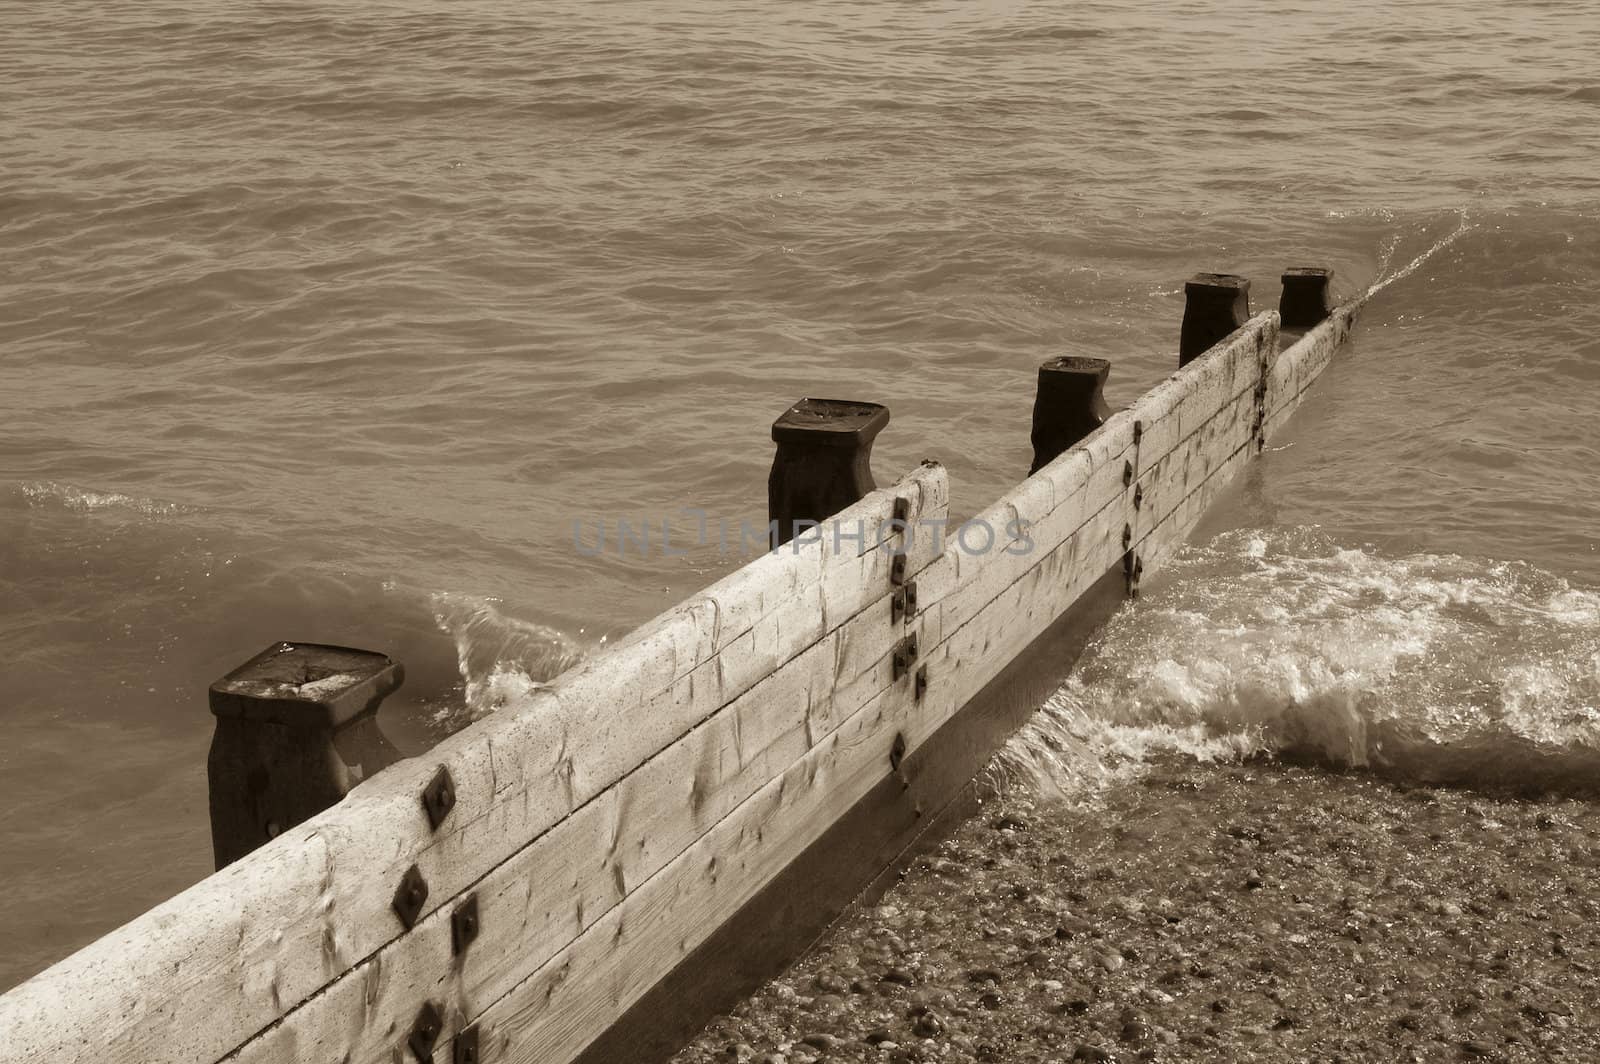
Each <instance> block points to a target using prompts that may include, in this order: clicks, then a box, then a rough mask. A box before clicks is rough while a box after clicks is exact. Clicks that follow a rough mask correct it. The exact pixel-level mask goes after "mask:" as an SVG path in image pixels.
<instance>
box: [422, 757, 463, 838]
mask: <svg viewBox="0 0 1600 1064" xmlns="http://www.w3.org/2000/svg"><path fill="white" fill-rule="evenodd" d="M455 807H456V782H455V780H453V779H451V778H450V770H449V769H448V768H446V767H445V766H443V765H440V766H439V771H438V772H435V773H434V774H433V779H432V780H430V781H428V785H427V786H426V787H424V788H423V789H422V808H423V809H424V810H426V811H427V814H428V826H429V827H431V828H432V829H433V830H434V831H438V830H439V825H440V824H443V823H444V819H445V817H447V816H449V815H450V810H452V809H454V808H455Z"/></svg>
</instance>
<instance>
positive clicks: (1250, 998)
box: [675, 759, 1600, 1064]
mask: <svg viewBox="0 0 1600 1064" xmlns="http://www.w3.org/2000/svg"><path fill="white" fill-rule="evenodd" d="M1597 965H1600V806H1597V805H1596V804H1594V803H1591V802H1588V801H1583V800H1579V799H1575V798H1565V797H1558V796H1538V795H1533V796H1530V795H1527V794H1496V793H1486V792H1483V791H1473V790H1464V789H1449V788H1433V787H1417V786H1411V785H1407V784H1401V783H1394V782H1389V781H1385V780H1382V779H1379V778H1376V777H1374V776H1371V775H1367V774H1364V773H1356V772H1333V771H1327V770H1324V769H1320V768H1307V767H1298V766H1293V765H1284V764H1280V763H1277V762H1273V761H1249V762H1244V763H1236V764H1220V765H1219V764H1201V763H1196V762H1193V761H1181V760H1178V759H1170V760H1165V761H1159V762H1156V763H1154V764H1152V765H1151V766H1149V770H1148V771H1147V772H1145V773H1143V774H1142V775H1141V776H1140V777H1139V778H1137V779H1135V780H1132V781H1127V782H1123V783H1119V784H1117V785H1116V786H1113V787H1110V788H1107V789H1106V790H1104V791H1103V792H1100V793H1097V794H1095V795H1093V796H1090V797H1087V798H1085V799H1084V800H1082V801H1081V802H1073V803H1069V802H1065V801H1060V800H1056V799H1051V800H1048V801H1046V800H1044V799H1041V798H1039V797H1037V796H1035V795H1034V794H1033V793H1031V792H1029V793H1016V792H1015V790H1013V793H1009V794H1006V795H1003V796H1002V797H999V798H997V799H994V800H992V801H990V802H988V803H986V804H985V806H984V808H983V810H982V812H981V814H980V815H978V816H976V817H974V818H973V819H971V820H969V821H968V822H966V823H965V824H964V825H962V826H961V827H960V828H958V829H957V830H956V831H955V832H954V833H953V834H952V835H951V836H950V837H949V838H948V839H946V840H945V841H944V842H942V843H941V844H940V845H939V846H938V847H937V848H936V849H934V850H933V851H931V852H930V853H928V854H926V855H925V856H923V857H920V858H918V859H917V860H916V861H915V862H914V863H913V865H912V867H911V868H910V869H909V870H908V871H907V873H906V874H905V876H904V877H903V879H902V880H901V881H900V882H899V883H898V884H897V885H896V886H895V887H893V888H892V889H891V890H889V891H888V892H887V893H886V894H885V895H884V896H883V897H882V898H880V899H877V900H876V902H875V903H874V904H871V905H858V906H857V907H855V908H854V909H852V910H851V911H849V912H847V913H846V914H845V915H844V917H843V918H841V920H840V921H839V922H838V923H837V924H836V925H835V926H834V928H833V929H832V931H831V932H830V933H829V934H828V935H827V936H826V937H825V938H824V939H823V940H821V941H820V942H818V943H816V944H815V945H814V946H813V947H812V948H811V949H810V950H809V951H808V952H807V953H806V954H805V955H804V956H803V957H802V958H801V959H800V960H799V961H798V962H797V963H796V964H795V965H794V966H792V967H791V968H790V969H789V970H788V971H787V972H786V973H785V974H784V975H783V976H782V977H780V978H778V979H776V980H774V981H772V982H771V983H769V984H767V985H766V986H765V987H764V988H762V989H761V990H760V991H759V992H758V993H757V994H755V995H754V996H753V997H751V998H750V999H748V1000H747V1001H746V1002H744V1003H743V1004H742V1005H741V1006H740V1007H739V1008H738V1009H737V1010H736V1011H734V1012H733V1013H732V1014H731V1015H728V1016H724V1017H721V1018H718V1019H716V1020H714V1021H712V1022H711V1023H710V1024H709V1025H708V1026H707V1027H706V1028H705V1029H704V1030H703V1031H702V1032H701V1034H700V1035H699V1037H698V1038H697V1039H696V1040H695V1041H694V1042H693V1043H692V1044H690V1045H689V1046H687V1047H686V1048H684V1049H683V1050H682V1051H681V1052H680V1053H679V1054H678V1056H677V1057H676V1058H675V1060H676V1061H677V1064H709V1062H711V1061H738V1062H756V1064H812V1062H815V1061H822V1060H828V1061H835V1060H837V1061H862V1062H869V1061H885V1062H891V1061H892V1062H896V1064H899V1062H912V1061H951V1062H972V1061H1015V1062H1018V1064H1056V1062H1066V1061H1259V1062H1263V1064H1268V1062H1271V1064H1276V1062H1290V1061H1293V1062H1301V1061H1328V1062H1339V1061H1345V1062H1355V1061H1458V1060H1485V1061H1505V1062H1521V1061H1548V1060H1572V1061H1593V1060H1596V1059H1600V973H1597V971H1596V966H1597Z"/></svg>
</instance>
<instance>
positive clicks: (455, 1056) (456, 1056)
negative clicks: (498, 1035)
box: [450, 1024, 483, 1064]
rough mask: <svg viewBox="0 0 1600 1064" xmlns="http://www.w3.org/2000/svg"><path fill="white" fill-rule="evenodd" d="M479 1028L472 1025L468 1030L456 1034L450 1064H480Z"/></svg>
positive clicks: (452, 1044) (451, 1049)
mask: <svg viewBox="0 0 1600 1064" xmlns="http://www.w3.org/2000/svg"><path fill="white" fill-rule="evenodd" d="M480 1059H483V1058H480V1056H478V1026H477V1024H472V1026H470V1027H467V1029H464V1030H461V1032H459V1034H456V1040H454V1043H451V1048H450V1064H478V1061H480Z"/></svg>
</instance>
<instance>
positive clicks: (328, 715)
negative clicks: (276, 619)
mask: <svg viewBox="0 0 1600 1064" xmlns="http://www.w3.org/2000/svg"><path fill="white" fill-rule="evenodd" d="M404 679H405V670H404V669H403V668H402V667H401V666H400V665H399V664H398V663H397V662H394V661H391V660H389V658H387V657H385V656H384V655H382V654H376V653H373V652H372V651H368V650H352V649H351V648H349V647H333V646H322V645H320V644H316V643H274V644H273V645H272V646H270V647H268V648H267V649H266V650H263V651H262V652H261V653H259V654H257V655H256V656H255V657H253V658H251V659H250V660H249V661H247V662H245V663H244V664H243V665H241V666H239V667H238V668H237V669H234V670H233V671H232V672H230V673H228V675H226V676H224V677H223V678H222V679H220V680H218V681H217V682H216V683H214V684H212V685H211V712H212V714H213V715H214V716H215V717H216V731H215V733H214V734H213V735H212V738H211V755H210V757H209V758H208V759H207V762H206V774H207V776H208V777H209V780H210V791H211V845H212V849H213V851H214V853H215V856H216V864H217V867H218V868H219V869H220V868H222V867H224V866H225V865H228V864H231V863H232V862H234V861H236V860H238V859H239V858H241V857H243V856H244V855H245V854H247V853H249V852H250V851H251V850H254V849H256V848H257V847H260V846H263V845H265V844H266V843H267V842H268V841H270V840H271V839H273V838H274V837H276V836H277V835H280V834H282V833H283V832H285V831H287V830H289V829H290V828H291V827H293V826H295V825H296V824H299V823H301V822H302V821H305V820H309V819H310V818H311V817H313V816H315V815H317V814H318V813H320V812H322V811H323V810H324V809H327V808H329V807H330V806H333V805H335V804H336V803H337V802H338V801H339V799H341V798H343V797H344V796H345V795H346V794H348V793H349V792H350V789H351V788H352V787H354V786H355V785H356V784H357V783H359V782H360V781H362V780H363V779H366V778H367V777H369V776H371V775H372V774H373V773H375V772H377V771H378V770H379V769H381V768H383V767H385V766H386V765H391V764H393V763H394V762H396V761H398V760H399V759H400V753H399V751H398V750H396V749H395V747H394V746H393V744H391V743H390V742H389V740H388V739H387V738H386V737H385V736H384V734H383V732H382V731H380V730H379V728H378V706H379V704H380V703H382V701H383V700H384V698H385V697H386V696H388V695H389V694H390V693H392V692H393V691H394V690H395V689H396V688H398V687H399V686H400V684H401V681H402V680H404Z"/></svg>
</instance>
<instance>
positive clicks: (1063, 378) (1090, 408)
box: [1028, 355, 1111, 476]
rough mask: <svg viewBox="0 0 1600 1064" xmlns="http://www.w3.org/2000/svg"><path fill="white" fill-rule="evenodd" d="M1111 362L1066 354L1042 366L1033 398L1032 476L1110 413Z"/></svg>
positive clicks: (1103, 420)
mask: <svg viewBox="0 0 1600 1064" xmlns="http://www.w3.org/2000/svg"><path fill="white" fill-rule="evenodd" d="M1110 374H1111V363H1110V362H1108V361H1106V360H1105V359H1103V358H1078V357H1075V356H1072V355H1066V356H1063V357H1061V358H1052V359H1050V360H1049V361H1048V362H1046V363H1045V364H1044V365H1042V366H1040V367H1039V391H1038V393H1037V395H1035V397H1034V400H1033V467H1032V468H1031V469H1029V470H1028V475H1029V476H1032V475H1033V474H1035V473H1037V472H1038V471H1039V470H1041V469H1043V468H1044V467H1045V466H1047V465H1049V464H1050V463H1051V462H1053V461H1055V460H1056V458H1058V457H1059V456H1060V455H1062V454H1063V453H1064V452H1065V451H1066V450H1067V449H1068V448H1070V447H1072V446H1074V445H1075V444H1077V443H1078V441H1079V440H1081V439H1083V438H1084V437H1085V436H1087V435H1089V433H1091V432H1093V431H1094V430H1095V429H1097V428H1099V427H1100V426H1101V425H1104V424H1105V422H1106V418H1108V417H1110V416H1111V408H1110V407H1109V406H1107V405H1106V397H1105V386H1106V377H1108V376H1109V375H1110Z"/></svg>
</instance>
